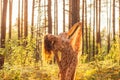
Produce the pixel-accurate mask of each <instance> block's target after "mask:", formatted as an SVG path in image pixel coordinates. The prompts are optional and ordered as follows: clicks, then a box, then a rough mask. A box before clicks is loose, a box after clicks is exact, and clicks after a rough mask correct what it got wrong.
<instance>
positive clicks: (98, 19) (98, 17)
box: [96, 0, 101, 54]
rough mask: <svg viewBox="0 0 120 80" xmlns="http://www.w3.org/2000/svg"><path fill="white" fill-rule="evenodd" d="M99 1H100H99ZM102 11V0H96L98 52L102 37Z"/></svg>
mask: <svg viewBox="0 0 120 80" xmlns="http://www.w3.org/2000/svg"><path fill="white" fill-rule="evenodd" d="M98 2H99V3H98ZM100 11H101V0H99V1H98V0H97V1H96V44H97V45H96V47H97V51H96V53H97V54H98V48H100V47H101V38H100V15H101V14H100V13H101V12H100Z"/></svg>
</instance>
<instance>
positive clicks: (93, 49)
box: [93, 0, 96, 57]
mask: <svg viewBox="0 0 120 80" xmlns="http://www.w3.org/2000/svg"><path fill="white" fill-rule="evenodd" d="M95 1H96V0H94V4H93V5H94V10H93V15H95V5H96V4H95ZM94 56H95V16H93V57H94Z"/></svg>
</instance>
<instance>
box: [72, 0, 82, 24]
mask: <svg viewBox="0 0 120 80" xmlns="http://www.w3.org/2000/svg"><path fill="white" fill-rule="evenodd" d="M79 7H80V0H72V25H74V24H75V23H76V22H79V21H80V15H79V11H80V9H79Z"/></svg>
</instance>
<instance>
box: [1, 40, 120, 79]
mask: <svg viewBox="0 0 120 80" xmlns="http://www.w3.org/2000/svg"><path fill="white" fill-rule="evenodd" d="M26 41H27V45H24V44H25V42H26ZM119 46H120V45H119V43H118V42H115V43H113V44H112V45H111V50H110V52H109V53H106V47H102V48H99V50H98V54H97V55H95V56H94V57H92V58H91V59H90V60H91V61H86V60H87V59H88V56H90V55H89V54H85V55H82V56H80V58H79V63H78V66H77V69H76V77H75V80H119V79H120V54H119V52H120V49H119V48H120V47H119ZM35 50H36V40H35V39H33V40H31V39H29V38H28V39H22V40H17V41H16V40H9V41H8V42H7V43H6V48H5V49H1V48H0V53H1V54H4V55H5V64H4V68H3V69H2V70H0V80H2V79H4V80H58V78H59V77H58V73H59V70H58V66H57V64H51V65H50V64H47V63H46V64H44V65H41V63H39V62H38V63H37V64H36V63H35ZM91 54H92V53H91Z"/></svg>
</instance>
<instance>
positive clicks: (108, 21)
mask: <svg viewBox="0 0 120 80" xmlns="http://www.w3.org/2000/svg"><path fill="white" fill-rule="evenodd" d="M107 1H108V0H106V3H107V33H108V34H107V39H108V45H107V52H108V53H109V51H110V27H111V25H110V24H111V22H110V21H111V1H110V5H108V2H107ZM108 7H110V8H109V10H108ZM109 12H110V13H109ZM108 13H109V14H108Z"/></svg>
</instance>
